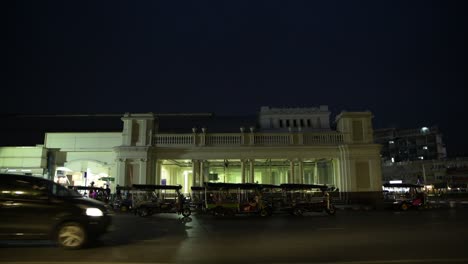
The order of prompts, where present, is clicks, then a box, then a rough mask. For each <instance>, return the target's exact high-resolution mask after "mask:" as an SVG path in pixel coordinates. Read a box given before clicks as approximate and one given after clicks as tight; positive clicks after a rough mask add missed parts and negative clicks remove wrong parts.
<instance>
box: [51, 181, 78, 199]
mask: <svg viewBox="0 0 468 264" xmlns="http://www.w3.org/2000/svg"><path fill="white" fill-rule="evenodd" d="M52 194H53V195H55V196H59V197H82V195H81V194H79V193H78V192H77V191H74V190H70V189H67V188H65V187H64V186H62V185H60V184H57V183H53V184H52Z"/></svg>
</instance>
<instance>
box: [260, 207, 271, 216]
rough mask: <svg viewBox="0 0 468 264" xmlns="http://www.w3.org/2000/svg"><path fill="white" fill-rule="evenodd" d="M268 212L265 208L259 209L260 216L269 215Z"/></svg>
mask: <svg viewBox="0 0 468 264" xmlns="http://www.w3.org/2000/svg"><path fill="white" fill-rule="evenodd" d="M269 215H270V213H269V212H268V210H267V209H265V208H263V209H262V210H260V216H261V217H266V216H269Z"/></svg>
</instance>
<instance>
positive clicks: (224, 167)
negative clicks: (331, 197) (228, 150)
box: [155, 159, 339, 192]
mask: <svg viewBox="0 0 468 264" xmlns="http://www.w3.org/2000/svg"><path fill="white" fill-rule="evenodd" d="M160 162H161V165H160V172H159V174H160V175H161V178H160V179H159V180H157V181H156V182H155V183H159V184H167V185H178V184H179V185H182V186H184V187H185V186H187V188H184V191H185V192H189V191H190V187H192V186H201V185H202V183H203V182H226V183H262V184H282V183H291V182H295V183H307V184H314V183H315V184H326V185H328V186H330V187H336V185H335V183H336V182H337V179H336V178H337V177H338V175H337V173H338V172H339V171H338V170H336V168H335V167H334V166H336V164H337V160H333V159H309V160H306V161H302V160H297V161H290V160H281V159H258V160H238V159H229V160H161V161H160ZM250 165H253V167H252V169H253V175H254V177H253V178H252V177H250V175H252V174H251V167H250ZM292 170H294V173H291V171H292ZM194 171H196V172H197V173H195V176H194V173H193V172H194ZM292 175H296V177H294V180H293V178H292V177H293V176H292ZM300 175H303V177H300Z"/></svg>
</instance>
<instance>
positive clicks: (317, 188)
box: [275, 183, 336, 216]
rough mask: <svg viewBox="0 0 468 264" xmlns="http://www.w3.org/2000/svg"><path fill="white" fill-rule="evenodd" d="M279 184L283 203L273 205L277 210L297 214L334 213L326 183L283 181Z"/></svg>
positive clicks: (334, 209)
mask: <svg viewBox="0 0 468 264" xmlns="http://www.w3.org/2000/svg"><path fill="white" fill-rule="evenodd" d="M280 186H281V189H282V191H283V203H282V204H281V205H280V207H275V209H276V210H277V211H283V212H289V213H291V214H293V215H297V216H300V215H303V214H304V213H306V212H326V213H327V214H329V215H334V214H335V213H336V208H335V206H334V205H333V203H332V201H331V199H330V195H329V194H328V191H327V190H328V187H327V186H326V185H318V184H295V183H284V184H281V185H280Z"/></svg>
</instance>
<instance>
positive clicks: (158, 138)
mask: <svg viewBox="0 0 468 264" xmlns="http://www.w3.org/2000/svg"><path fill="white" fill-rule="evenodd" d="M193 139H194V138H193V136H192V135H187V134H179V135H176V134H157V135H155V136H154V142H155V144H156V145H192V144H194V142H193Z"/></svg>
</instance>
